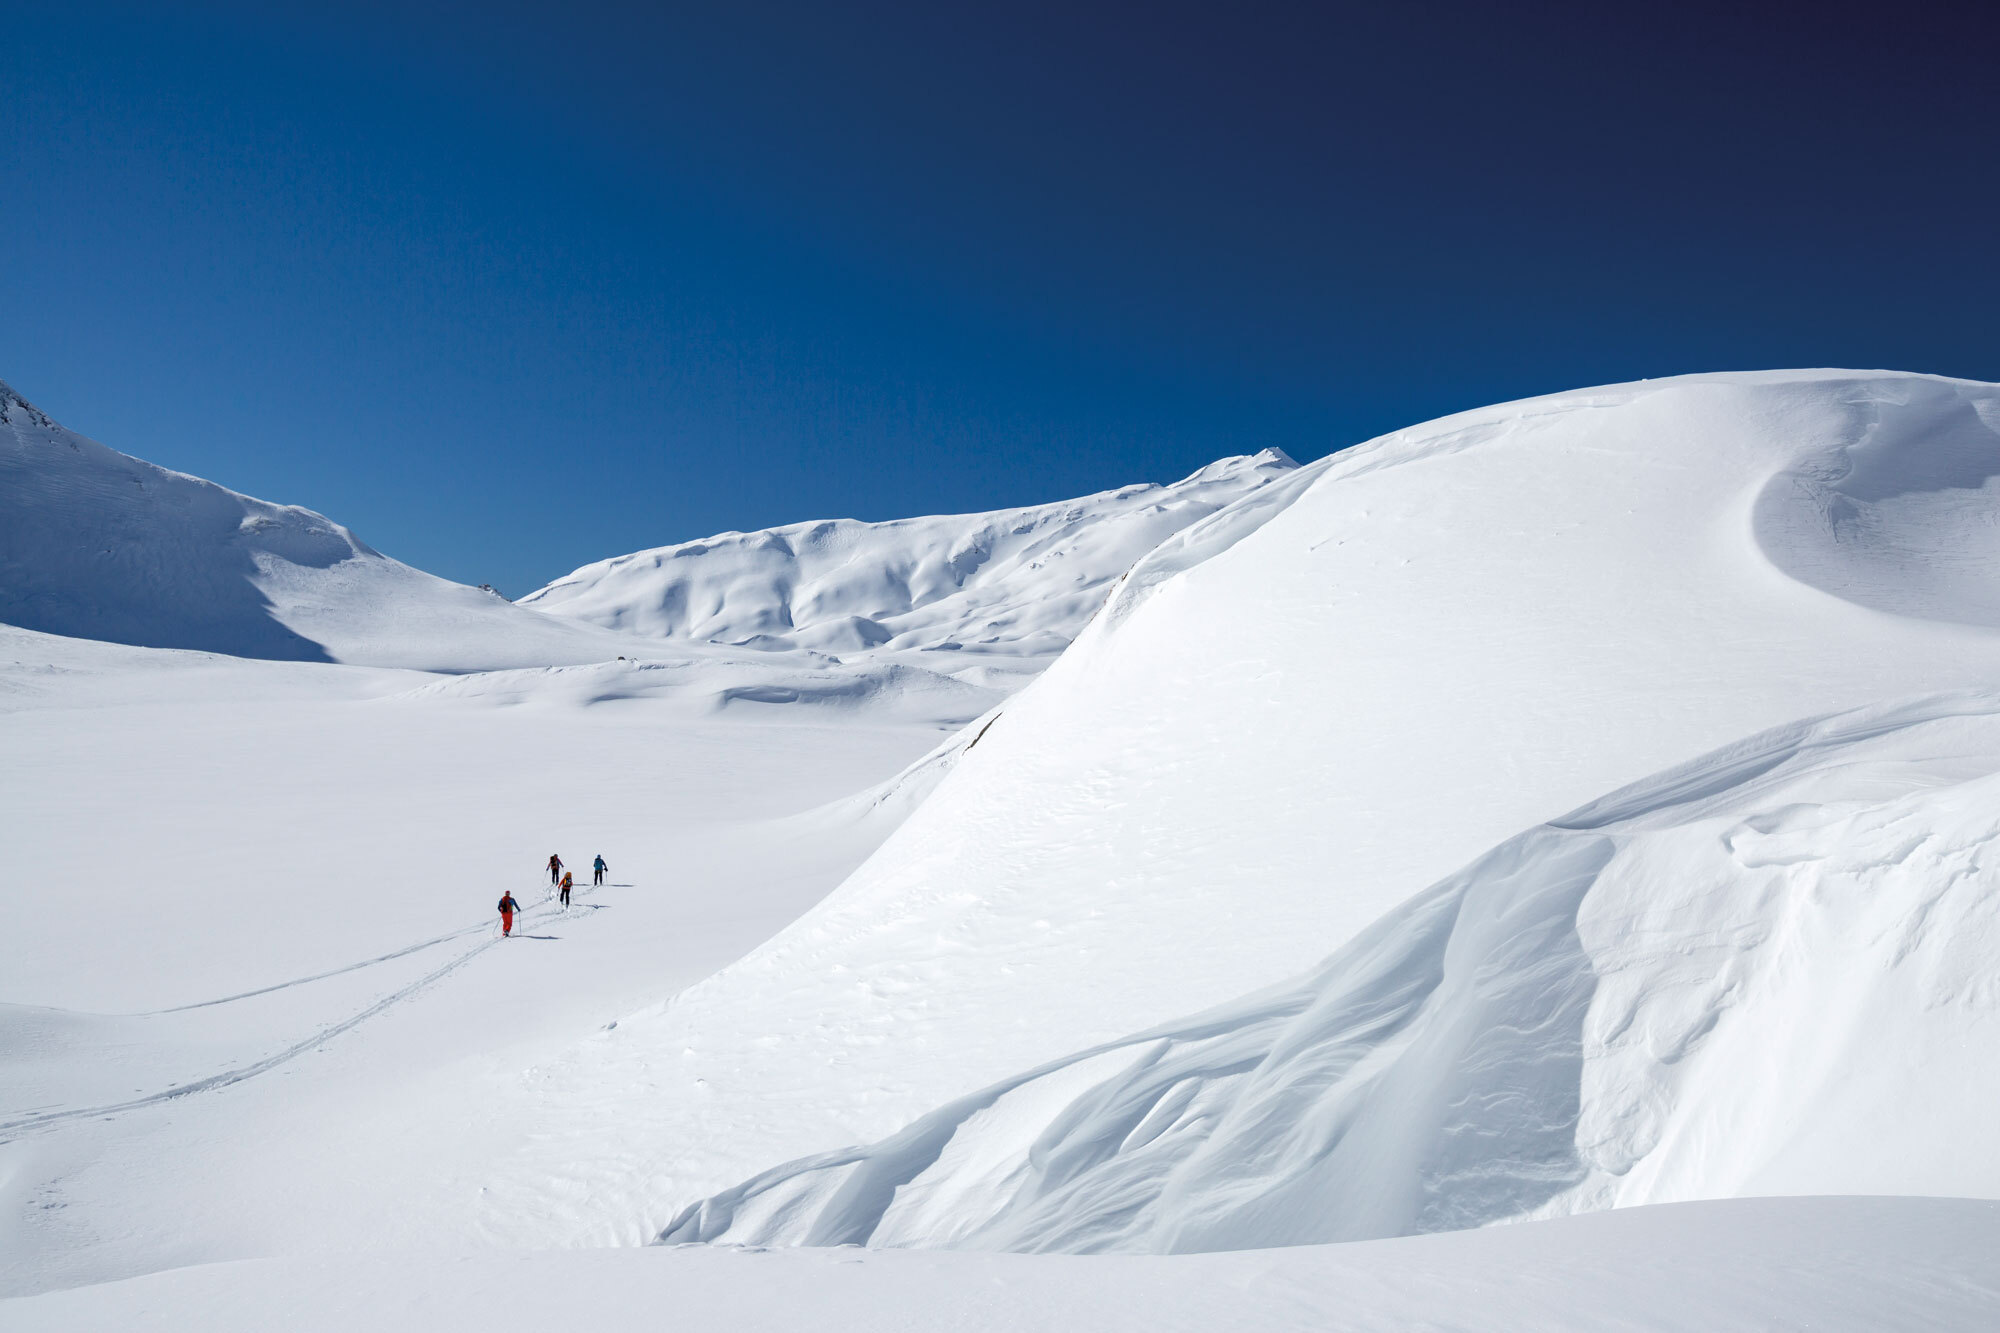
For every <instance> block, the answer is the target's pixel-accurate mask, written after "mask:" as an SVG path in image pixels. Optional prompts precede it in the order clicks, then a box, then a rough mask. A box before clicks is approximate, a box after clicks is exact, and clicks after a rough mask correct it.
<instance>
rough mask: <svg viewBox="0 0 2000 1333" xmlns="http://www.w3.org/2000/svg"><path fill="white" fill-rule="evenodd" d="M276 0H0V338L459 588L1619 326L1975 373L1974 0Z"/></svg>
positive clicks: (1996, 273) (1671, 357)
mask: <svg viewBox="0 0 2000 1333" xmlns="http://www.w3.org/2000/svg"><path fill="white" fill-rule="evenodd" d="M279 10H290V11H295V12H285V13H280V12H277V11H279ZM267 11H269V12H267ZM304 11H305V7H303V6H296V7H286V6H258V7H248V6H246V7H242V8H236V7H232V6H228V5H221V4H190V5H168V6H160V5H148V6H122V5H105V4H97V3H90V2H89V0H84V2H82V3H65V4H60V5H58V4H17V5H11V6H9V7H8V8H7V10H6V22H5V25H4V35H5V46H6V58H5V64H4V74H0V272H4V277H5V289H4V307H0V308H4V312H5V314H4V318H0V378H4V379H6V380H8V381H9V382H11V383H12V384H13V385H14V387H15V388H16V389H18V390H19V391H20V392H22V393H23V394H24V395H25V396H26V397H28V398H29V399H30V400H32V401H34V402H36V403H37V404H39V405H40V406H41V407H43V408H45V409H46V410H48V411H49V412H51V413H52V414H54V415H55V416H56V417H57V418H58V419H59V420H61V421H63V422H64V423H65V424H68V425H70V426H72V427H74V428H76V429H78V430H81V431H83V432H84V433H86V434H89V435H92V436H95V437H96V438H98V439H100V440H103V441H104V442H105V443H107V444H110V445H112V446H114V447H116V448H120V449H123V450H125V451H127V452H129V453H134V454H138V455H139V456H141V457H144V458H148V459H151V460H153V461H155V462H159V463H162V464H165V465H167V466H170V467H176V468H180V469H183V470H185V471H189V472H194V473H197V474H199V475H202V476H206V477H209V478H212V479H213V480H216V481H219V482H222V483H224V484H225V485H229V486H233V487H235V488H237V489H239V490H243V491H248V492H250V493H252V494H255V495H259V496H262V497H264V498H266V499H271V500H277V501H283V502H290V503H297V504H304V505H308V506H310V507H312V508H315V509H319V510H322V511H324V512H326V513H328V514H330V515H332V516H333V517H335V518H337V519H339V520H341V521H342V522H345V523H347V524H349V525H350V526H352V527H354V528H355V529H356V530H357V531H358V532H359V533H360V535H361V536H362V537H363V538H364V539H365V540H367V541H370V542H371V543H373V544H374V545H376V546H377V547H379V548H380V549H383V550H385V551H387V552H389V553H390V554H393V555H396V556H399V557H401V558H403V559H405V560H408V561H410V562H412V563H414V564H417V565H420V566H422V567H423V568H426V569H430V570H432V571H434V572H437V573H440V574H444V575H446V576H448V577H452V578H456V579H461V580H464V581H467V582H475V583H476V582H492V583H495V584H497V585H499V586H500V587H501V588H502V590H503V591H506V592H508V593H510V594H514V595H518V594H520V593H523V592H526V591H528V590H530V589H531V588H533V587H535V586H537V585H538V584H540V583H542V582H544V581H546V580H548V579H550V578H554V577H556V576H558V575H560V574H563V573H565V572H567V571H568V570H569V569H571V568H572V567H574V566H576V565H578V564H581V563H584V562H587V561H590V560H594V559H598V558H601V557H603V556H607V555H613V554H618V553H622V552H624V551H628V550H633V549H637V548H640V547H644V546H651V545H658V544H660V543H664V542H669V541H678V540H683V539H687V538H691V537H697V536H701V535H705V534H707V533H710V532H714V531H719V530H722V529H726V528H754V527H761V526H766V525H769V524H773V523H781V522H788V521H792V520H798V519H805V518H816V517H827V516H836V515H852V516H856V517H861V518H889V517H895V516H899V515H905V514H913V513H923V512H939V511H953V510H967V509H982V508H992V507H998V506H1002V505H1012V504H1021V503H1028V502H1032V501H1038V500H1046V499H1055V498H1060V497H1063V496H1068V495H1073V494H1080V493H1083V492H1086V491H1091V490H1097V489H1102V488H1105V487H1109V486H1115V485H1120V484H1123V483H1126V482H1129V481H1136V480H1156V481H1165V480H1170V479H1172V478H1174V477H1176V476H1179V475H1181V474H1184V473H1186V472H1189V471H1192V470H1193V469H1194V468H1196V467H1198V466H1200V465H1201V464H1203V463H1204V462H1207V461H1209V460H1210V459H1212V458H1214V457H1217V456H1219V455H1222V454H1226V453H1238V452H1248V451H1251V450H1254V449H1257V448H1260V447H1262V446H1265V445H1277V446H1279V447H1282V448H1284V449H1286V450H1288V451H1289V452H1291V453H1292V454H1294V455H1296V456H1298V457H1299V458H1301V459H1307V458H1313V457H1317V456H1319V455H1321V454H1323V453H1326V452H1327V451H1329V450H1331V449H1334V448H1338V447H1340V446H1342V445H1345V444H1349V443H1352V442H1354V441H1356V440H1359V439H1363V438H1366V437H1368V436H1370V435H1373V434H1377V433H1380V432H1382V431H1384V430H1389V429H1393V428H1395V427H1397V426H1400V425H1405V424H1408V423H1410V422H1413V421H1417V420H1421V419H1424V418H1427V417H1431V416H1436V415H1439V414H1441V413H1445V412H1450V411H1455V410H1458V409H1460V408H1465V407H1472V406H1477V405H1479V404H1481V403H1485V402H1491V401H1495V400H1498V399H1504V398H1512V397H1519V396H1523V395H1527V394H1533V393H1541V392H1548V391H1553V390H1559V389H1566V388H1574V387H1579V386H1582V385H1588V384H1594V383H1605V382H1610V381H1618V380H1627V379H1633V378H1638V377H1641V376H1657V375H1667V374H1674V373H1679V372H1683V371H1697V370H1711V369H1732V368H1756V367H1771V366H1796V365H1848V366H1868V367H1876V366H1887V367H1895V368H1899V369H1909V370H1923V371H1935V372H1940V373H1945V374H1954V375H1967V376H1974V377H1978V378H1983V379H2000V331H1996V324H1995V313H1996V311H2000V264H1996V247H1995V236H1996V234H2000V167H1996V159H1997V158H2000V154H1996V148H2000V77H1996V75H1995V73H1994V68H1995V67H1994V64H1993V60H1994V55H1993V53H1994V49H1995V47H1994V37H1995V35H1996V30H1995V25H1994V23H1993V21H1992V20H1991V19H1990V18H1987V17H1984V15H1986V13H1987V12H1988V11H1987V9H1986V8H1985V7H1981V6H1971V5H1966V6H1948V7H1946V6H1925V5H1904V6H1898V7H1880V8H1861V7H1842V6H1840V5H1827V4H1815V5H1761V6H1756V7H1753V8H1750V9H1746V8H1745V7H1742V6H1727V7H1725V6H1712V7H1711V6H1703V5H1694V6H1686V5H1682V6H1658V7H1647V8H1646V9H1645V10H1644V11H1640V10H1639V9H1637V8H1636V7H1626V6H1617V5H1603V4H1600V5H1591V6H1575V7H1572V6H1564V5H1534V6H1511V5H1509V6H1501V5H1492V4H1481V5H1440V4H1403V5H1397V6H1345V5H1338V4H1327V5H1315V6H1282V5H1255V4H1249V5H1177V4H1163V5H1146V6H1137V5H1134V6H1123V5H1120V6H1115V7H1114V6H1109V5H1089V6H1087V5H1079V4H1075V3H1068V4H1035V3H1022V4H1008V5H990V6H970V5H966V6H959V5H939V4H935V3H924V4H871V3H860V4H838V5H836V4H827V3H810V4H765V3H727V4H701V5H664V6H661V5H614V4H590V3H582V4H567V5H561V6H557V5H531V4H495V5H485V6H478V7H472V6H464V7H453V6H444V5H432V4H424V3H420V2H418V3H408V4H401V5H393V6H392V5H380V4H374V3H368V2H365V0H364V2H361V3H353V4H342V5H338V6H334V5H328V6H323V7H320V9H319V10H318V12H317V14H311V13H306V12H304Z"/></svg>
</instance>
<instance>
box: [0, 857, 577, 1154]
mask: <svg viewBox="0 0 2000 1333" xmlns="http://www.w3.org/2000/svg"><path fill="white" fill-rule="evenodd" d="M607 887H616V886H607ZM572 893H573V894H576V896H580V894H577V891H575V890H572ZM554 901H555V893H554V891H553V890H551V891H550V892H549V893H548V894H547V895H546V896H544V897H543V899H542V900H541V901H540V902H539V903H536V904H535V905H534V906H533V907H530V908H528V909H526V910H524V911H523V912H521V914H520V917H519V924H520V927H521V929H519V930H517V931H516V932H515V933H516V934H519V935H525V934H526V933H527V932H526V928H527V927H528V926H529V925H531V924H533V925H542V924H546V923H547V922H549V921H553V920H556V919H559V918H560V917H562V916H563V915H565V913H564V912H562V911H557V912H553V913H543V914H542V915H540V916H534V915H532V914H533V913H536V912H538V911H540V909H542V908H545V907H547V906H548V905H549V904H550V903H552V902H554ZM482 930H486V931H492V932H494V933H493V934H492V935H491V936H490V937H489V938H487V939H484V940H481V941H480V942H479V943H478V944H475V945H473V946H472V947H471V948H470V949H467V950H466V951H465V952H464V953H462V954H459V955H458V956H457V957H455V958H453V959H452V960H451V961H450V962H448V963H446V964H445V965H444V966H443V967H440V968H438V969H436V970H435V971H432V972H428V973H426V974H425V975H423V976H421V977H419V978H417V979H416V980H415V981H413V982H411V983H410V984H409V985H407V986H404V987H402V988H401V989H398V990H394V991H391V992H390V993H389V994H387V995H385V996H383V997H382V998H381V999H379V1000H377V1001H375V1002H374V1003H373V1004H371V1005H369V1006H368V1007H367V1008H365V1009H363V1010H362V1011H361V1012H360V1013H357V1014H354V1015H351V1016H350V1017H347V1018H344V1019H342V1020H340V1021H339V1022H338V1023H334V1024H332V1025H331V1026H329V1027H325V1028H322V1029H320V1030H319V1031H318V1032H316V1033H314V1034H313V1035H312V1036H310V1037H307V1038H305V1039H304V1040H303V1041H299V1042H295V1043H294V1044H292V1045H290V1046H287V1047H286V1048H285V1049H283V1050H281V1051H278V1052H276V1053H274V1054H272V1055H267V1056H265V1057H264V1058H263V1059H261V1060H258V1061H256V1062H255V1063H253V1064H249V1065H246V1066H244V1067H242V1068H240V1069H229V1070H224V1071H223V1072H221V1073H219V1074H211V1075H209V1076H208V1077H207V1078H203V1079H197V1080H195V1081H194V1082H192V1083H186V1084H182V1085H180V1086H178V1087H173V1088H168V1089H166V1090H165V1091H162V1092H154V1093H148V1094H147V1095H145V1096H143V1097H133V1098H130V1099H128V1100H126V1101H122V1102H108V1103H105V1104H103V1105H99V1106H79V1107H73V1108H71V1109H68V1110H62V1111H50V1112H47V1113H45V1114H42V1115H24V1116H20V1117H17V1118H16V1119H13V1120H6V1121H0V1134H6V1135H8V1137H7V1138H0V1143H8V1142H11V1141H12V1140H13V1139H14V1138H16V1137H19V1136H20V1134H22V1133H30V1132H33V1131H35V1130H38V1129H45V1128H48V1127H50V1126H52V1125H57V1124H62V1123H65V1122H67V1121H71V1120H84V1119H89V1118H91V1117H94V1116H95V1117H102V1118H104V1119H109V1118H111V1117H112V1116H117V1115H123V1114H125V1113H126V1112H128V1111H137V1110H141V1109H143V1108H145V1107H148V1106H157V1105H159V1104H160V1103H162V1102H169V1101H173V1100H175V1099H177V1098H180V1097H187V1096H192V1095H193V1094H195V1093H198V1092H208V1091H212V1090H214V1089H218V1088H227V1087H231V1086H233V1085H235V1084H238V1083H242V1082H245V1081H247V1080H249V1079H253V1078H255V1077H257V1075H259V1074H266V1073H269V1072H270V1071H271V1070H273V1069H276V1068H277V1067H278V1066H280V1065H283V1064H287V1063H289V1062H290V1061H292V1060H295V1059H297V1058H298V1057H299V1056H301V1055H304V1054H305V1053H306V1052H307V1051H309V1050H313V1049H314V1048H316V1047H319V1046H323V1045H325V1044H326V1043H327V1042H329V1041H331V1040H332V1039H333V1038H335V1037H338V1036H339V1035H340V1034H341V1033H343V1032H347V1031H349V1030H350V1029H352V1028H356V1027H359V1026H360V1025H361V1024H363V1023H365V1022H367V1021H368V1020H369V1019H371V1018H373V1017H375V1016H376V1015H377V1014H379V1013H381V1012H383V1011H384V1010H385V1009H388V1008H390V1007H392V1006H394V1005H396V1004H399V1003H401V1002H402V1001H404V1000H407V999H410V998H411V997H412V996H414V995H416V994H417V993H418V992H420V991H422V990H423V989H424V988H426V987H428V986H431V985H433V984H435V983H436V982H439V981H442V980H443V979H444V978H446V977H448V976H450V975H451V974H452V973H453V972H456V971H458V969H459V968H461V967H464V966H465V965H466V964H467V963H469V962H471V961H472V960H473V959H475V958H477V957H478V956H479V955H481V954H483V953H485V952H486V951H487V950H488V949H490V948H492V947H493V946H494V945H496V944H498V943H500V941H501V940H503V939H505V938H506V936H503V935H501V934H499V933H498V931H499V926H498V923H497V922H496V923H488V924H485V925H477V926H466V927H463V928H461V929H459V930H454V931H452V932H450V933H449V934H445V935H440V936H438V937H437V938H436V939H432V940H425V941H424V942H423V943H421V944H412V945H410V946H408V947H407V948H402V949H397V950H395V951H394V952H392V953H385V954H383V955H381V956H380V957H379V958H369V959H366V960H364V961H362V962H359V963H350V964H348V965H347V966H346V967H337V968H334V969H333V970H332V971H330V972H321V973H318V974H316V975H314V976H310V977H300V978H298V979H296V980H294V981H281V982H279V983H277V984H276V985H273V986H264V987H261V988H259V989H257V990H250V991H244V992H243V993H241V994H240V995H226V996H223V997H222V998H221V999H216V1000H198V1001H196V1002H195V1003H193V1004H182V1005H175V1006H173V1007H172V1008H168V1009H155V1010H149V1011H147V1012H144V1013H139V1014H130V1015H125V1017H133V1018H150V1017H155V1016H158V1015H162V1014H178V1013H185V1012H187V1011H188V1010H190V1009H206V1008H210V1007H212V1006H214V1005H218V1004H233V1003H235V1002H236V1001H238V1000H247V999H251V998H252V997H254V996H258V995H269V994H271V993H272V992H274V991H281V990H289V989H291V988H292V987H295V986H304V985H309V984H310V983H312V982H315V981H324V980H326V979H327V978H329V977H337V976H341V975H342V974H344V973H348V972H358V971H360V970H361V969H362V968H366V967H374V966H376V965H377V964H380V963H387V962H392V961H394V960H395V959H398V958H405V957H408V956H409V955H410V954H413V953H418V952H421V951H422V950H424V949H430V948H435V947H436V946H437V945H440V944H444V943H447V942H449V941H451V940H455V939H460V938H462V937H464V936H466V935H471V934H476V933H477V932H479V931H482Z"/></svg>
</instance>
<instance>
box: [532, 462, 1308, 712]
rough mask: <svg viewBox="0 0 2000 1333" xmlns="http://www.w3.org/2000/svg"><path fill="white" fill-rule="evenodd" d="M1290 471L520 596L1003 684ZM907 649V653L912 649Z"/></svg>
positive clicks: (888, 532)
mask: <svg viewBox="0 0 2000 1333" xmlns="http://www.w3.org/2000/svg"><path fill="white" fill-rule="evenodd" d="M1296 471H1297V465H1296V464H1295V463H1293V462H1292V460H1291V459H1289V458H1287V457H1285V455H1284V454H1283V453H1281V452H1279V451H1278V450H1275V449H1267V450H1265V451H1264V452H1263V453H1260V454H1257V455H1255V456H1253V457H1244V458H1227V459H1223V460H1222V461H1220V462H1217V463H1212V464H1210V465H1209V466H1207V467H1205V468H1203V469H1202V470H1201V471H1199V472H1196V473H1195V474H1194V475H1192V476H1190V477H1187V478H1185V479H1183V480H1181V481H1178V482H1175V483H1174V484H1173V485H1171V486H1153V485H1140V486H1127V487H1124V488H1122V489H1120V490H1115V491H1106V492H1104V493H1102V494H1099V495H1089V496H1085V497H1083V498H1082V499H1079V500H1067V501H1063V502H1060V503H1057V504H1047V505H1036V506H1032V507H1029V508H1023V509H1003V510H997V511H995V512H992V513H985V514H953V515H945V516H939V517H931V518H909V519H897V520H894V521H892V522H887V523H860V522H856V521H854V520H852V519H835V520H831V521H826V522H817V523H794V524H790V525H788V526H786V527H782V528H770V529H766V530H764V531H762V532H750V533H740V532H731V533H724V534H722V535H721V536H717V537H708V538H704V539H702V540H701V541H694V542H683V543H681V544H679V545H677V546H662V547H660V548H658V549H656V550H651V551H640V552H637V553H635V554H632V555H624V556H619V557H618V558H617V559H615V560H604V561H599V562H598V563H597V564H594V565H586V566H585V567H584V568H582V569H579V570H577V571H576V572H575V573H573V574H571V575H569V576H568V577H566V578H562V579H558V580H556V581H555V582H554V583H551V584H550V585H549V586H548V587H546V588H543V589H541V590H539V591H537V592H533V593H530V594H529V595H528V596H526V597H524V598H522V599H521V602H522V604H523V605H525V606H533V607H536V608H538V609H540V610H544V611H556V612H560V613H562V614H564V615H568V616H574V617H577V618H579V619H582V620H587V621H590V622H592V623H594V624H598V625H603V626H605V627H607V628H611V629H618V630H629V631H633V632H636V633H640V634H645V635H651V636H657V637H660V638H667V639H676V640H683V641H693V642H701V643H721V644H729V645H734V646H738V647H745V648H753V649H764V650H773V651H781V650H786V649H799V648H805V649H814V650H819V651H822V652H828V653H837V654H839V655H841V656H842V657H843V658H852V657H855V656H862V657H867V658H884V657H889V656H892V655H897V654H910V655H911V656H909V657H906V658H905V659H904V660H906V661H909V662H910V663H911V664H913V665H914V664H918V663H921V665H923V666H924V667H926V668H928V669H930V670H932V671H939V672H945V673H948V674H951V675H957V676H961V677H964V678H966V679H968V680H972V681H975V682H977V683H980V684H995V685H1000V686H1002V687H1003V688H1004V687H1016V686H1018V685H1020V684H1021V683H1022V682H1023V681H1025V680H1026V679H1027V678H1028V677H1030V676H1032V675H1033V674H1034V673H1035V672H1037V671H1039V670H1040V669H1041V668H1042V667H1044V666H1046V665H1047V664H1048V663H1049V661H1050V660H1052V659H1053V658H1054V657H1055V656H1056V654H1058V653H1060V652H1061V651H1062V650H1063V649H1064V648H1066V647H1068V646H1069V643H1070V641H1071V640H1072V639H1074V638H1075V637H1076V634H1077V631H1078V630H1079V629H1081V628H1082V626H1083V624H1084V622H1085V621H1086V620H1088V619H1089V618H1090V616H1091V615H1092V614H1093V613H1094V612H1096V610H1097V609H1098V607H1099V606H1100V605H1101V604H1102V602H1103V600H1104V594H1105V589H1106V587H1107V585H1109V584H1110V583H1111V582H1112V581H1113V580H1115V579H1117V578H1118V577H1119V576H1120V575H1122V574H1124V573H1125V572H1126V571H1127V570H1128V569H1130V568H1131V567H1132V565H1133V563H1134V562H1135V561H1137V560H1138V559H1139V558H1140V557H1141V556H1143V555H1145V554H1146V553H1147V552H1148V551H1151V550H1152V549H1153V548H1154V547H1155V546H1158V545H1159V544H1160V543H1161V542H1162V541H1165V540H1168V539H1169V538H1172V537H1174V536H1175V535H1176V534H1177V533H1181V532H1182V531H1183V530H1184V529H1187V528H1188V527H1189V525H1191V524H1194V525H1199V524H1200V523H1201V521H1202V520H1204V519H1207V518H1208V517H1209V516H1210V515H1213V514H1216V513H1217V512H1218V511H1220V510H1223V509H1225V508H1228V507H1230V506H1232V505H1235V506H1236V508H1235V509H1232V510H1231V512H1239V511H1240V510H1241V505H1240V504H1239V503H1238V502H1239V501H1242V500H1244V498H1245V497H1252V496H1256V497H1257V500H1258V503H1259V507H1260V508H1262V509H1265V510H1268V509H1269V507H1270V506H1268V505H1264V504H1262V502H1261V501H1262V497H1261V494H1260V492H1262V491H1263V490H1264V489H1265V488H1268V487H1270V486H1271V485H1272V483H1274V482H1280V483H1282V482H1283V481H1284V480H1285V479H1287V478H1288V476H1290V475H1295V474H1296ZM916 654H921V657H918V656H915V655H916Z"/></svg>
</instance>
